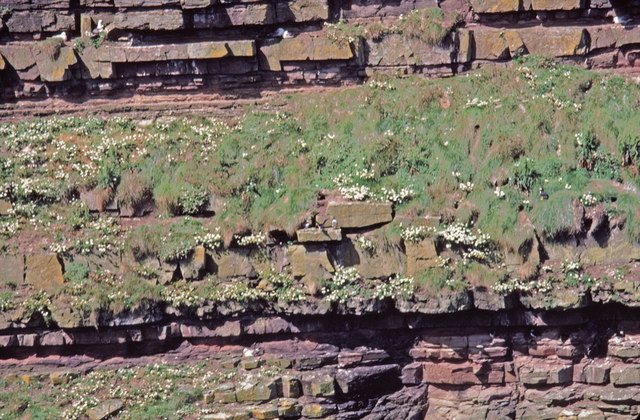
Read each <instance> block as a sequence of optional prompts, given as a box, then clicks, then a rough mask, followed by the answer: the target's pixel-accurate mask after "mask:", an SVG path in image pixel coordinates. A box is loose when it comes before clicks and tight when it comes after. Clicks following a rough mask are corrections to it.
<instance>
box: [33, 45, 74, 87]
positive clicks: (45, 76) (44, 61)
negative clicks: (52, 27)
mask: <svg viewBox="0 0 640 420" xmlns="http://www.w3.org/2000/svg"><path fill="white" fill-rule="evenodd" d="M32 53H33V58H34V59H35V60H36V65H37V66H38V71H39V72H40V79H41V80H42V81H44V82H61V81H63V80H66V79H68V78H69V77H70V72H69V67H70V66H72V65H74V64H76V63H77V59H76V55H75V53H74V51H73V48H71V47H65V46H64V42H62V40H53V39H51V40H46V41H42V42H39V43H37V44H35V45H34V47H33V50H32Z"/></svg>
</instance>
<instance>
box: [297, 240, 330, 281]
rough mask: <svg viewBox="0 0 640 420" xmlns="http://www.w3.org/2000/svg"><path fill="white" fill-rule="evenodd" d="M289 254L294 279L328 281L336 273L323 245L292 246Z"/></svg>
mask: <svg viewBox="0 0 640 420" xmlns="http://www.w3.org/2000/svg"><path fill="white" fill-rule="evenodd" d="M288 252H289V260H290V261H291V269H292V273H293V275H294V277H306V278H310V279H323V278H324V279H326V278H329V277H330V275H331V273H333V272H334V271H335V270H334V268H333V264H332V263H331V261H330V260H329V254H328V253H327V250H326V249H325V248H324V247H323V246H322V245H290V246H289V249H288Z"/></svg>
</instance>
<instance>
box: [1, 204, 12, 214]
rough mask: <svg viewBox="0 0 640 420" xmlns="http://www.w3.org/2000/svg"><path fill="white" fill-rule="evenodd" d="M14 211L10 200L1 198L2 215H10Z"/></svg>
mask: <svg viewBox="0 0 640 420" xmlns="http://www.w3.org/2000/svg"><path fill="white" fill-rule="evenodd" d="M11 213H13V204H11V201H9V200H0V216H10V215H11Z"/></svg>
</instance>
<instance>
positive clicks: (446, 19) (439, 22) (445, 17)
mask: <svg viewBox="0 0 640 420" xmlns="http://www.w3.org/2000/svg"><path fill="white" fill-rule="evenodd" d="M462 20H463V19H462V15H460V13H458V12H456V11H449V10H446V11H445V10H443V9H441V8H439V7H432V8H429V9H422V10H413V11H411V12H410V13H408V14H407V15H406V17H405V18H404V19H403V20H402V21H401V23H400V25H399V26H400V31H401V32H402V33H403V34H404V35H406V36H408V37H410V38H417V39H421V40H423V41H425V42H426V43H427V44H429V45H436V46H437V45H442V44H443V43H444V41H445V39H446V38H447V37H448V36H449V34H450V33H451V31H452V30H453V29H454V28H455V27H456V26H457V25H458V24H459V23H460V22H462Z"/></svg>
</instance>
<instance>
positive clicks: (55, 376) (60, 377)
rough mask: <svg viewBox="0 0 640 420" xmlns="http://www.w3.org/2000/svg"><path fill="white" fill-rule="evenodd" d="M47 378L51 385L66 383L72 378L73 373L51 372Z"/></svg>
mask: <svg viewBox="0 0 640 420" xmlns="http://www.w3.org/2000/svg"><path fill="white" fill-rule="evenodd" d="M49 379H50V380H51V384H52V385H61V384H66V383H67V382H69V381H70V380H71V379H73V374H72V373H71V372H53V373H51V374H50V375H49Z"/></svg>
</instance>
